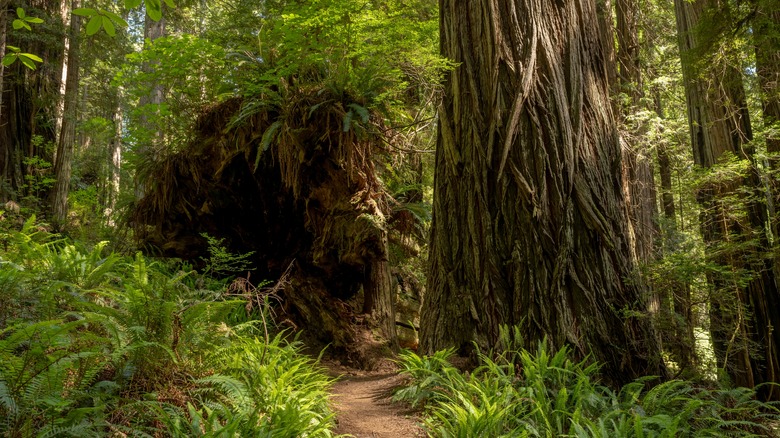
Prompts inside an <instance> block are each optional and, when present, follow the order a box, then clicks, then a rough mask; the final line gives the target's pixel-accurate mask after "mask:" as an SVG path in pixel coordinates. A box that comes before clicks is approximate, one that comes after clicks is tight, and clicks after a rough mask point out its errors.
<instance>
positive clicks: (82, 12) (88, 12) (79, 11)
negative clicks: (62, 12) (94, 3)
mask: <svg viewBox="0 0 780 438" xmlns="http://www.w3.org/2000/svg"><path fill="white" fill-rule="evenodd" d="M96 14H97V11H96V10H94V9H92V8H76V9H74V10H73V15H79V16H82V17H91V16H93V15H96Z"/></svg>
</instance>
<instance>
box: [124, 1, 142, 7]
mask: <svg viewBox="0 0 780 438" xmlns="http://www.w3.org/2000/svg"><path fill="white" fill-rule="evenodd" d="M139 6H141V0H125V7H126V8H127V9H133V8H137V7H139Z"/></svg>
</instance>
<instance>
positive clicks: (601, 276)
mask: <svg viewBox="0 0 780 438" xmlns="http://www.w3.org/2000/svg"><path fill="white" fill-rule="evenodd" d="M440 11H441V26H440V29H441V52H442V54H443V55H444V56H446V57H447V58H450V59H452V60H454V61H455V62H456V63H458V67H457V68H455V70H454V71H452V72H451V73H450V74H449V75H448V77H447V78H446V80H445V87H446V89H445V90H446V93H445V94H446V97H445V99H444V102H443V104H442V107H441V110H440V126H439V139H438V149H437V152H436V177H435V183H434V187H435V188H434V193H435V199H434V205H433V214H434V219H433V228H432V236H431V246H430V262H429V264H430V266H429V267H430V270H429V279H428V288H427V290H428V293H427V295H426V297H425V299H424V303H423V308H422V315H421V347H422V350H423V351H424V352H427V353H430V352H432V351H434V350H438V349H442V348H445V347H450V346H455V347H458V348H460V349H461V350H466V349H468V348H469V346H470V344H471V342H472V341H476V342H477V344H478V345H480V346H484V347H487V346H492V345H495V343H496V341H497V338H498V335H499V327H500V326H501V325H503V324H507V325H520V326H521V327H522V328H523V332H524V334H525V336H526V338H525V341H526V342H527V343H528V344H529V345H533V344H534V343H535V342H537V341H539V340H541V339H543V338H545V337H546V338H547V339H548V341H549V342H551V343H552V344H553V345H554V346H557V347H560V346H562V345H570V346H572V347H573V350H574V351H575V352H576V354H578V355H579V356H585V355H587V354H592V355H593V357H594V358H595V359H596V360H598V361H599V362H601V363H603V364H604V367H603V368H602V371H603V373H604V376H605V377H606V378H607V379H608V380H610V381H611V382H613V383H622V382H626V381H629V380H631V379H633V378H635V377H638V376H640V375H648V374H652V375H659V374H664V372H665V369H664V367H663V364H662V362H661V360H660V352H659V348H658V345H657V342H656V338H655V334H654V332H653V330H652V328H651V325H650V321H649V319H648V318H647V316H646V306H645V304H644V298H645V297H642V296H640V293H639V288H638V287H637V286H636V285H635V284H633V283H632V282H630V281H626V279H627V278H628V277H630V276H631V274H632V271H633V268H634V265H633V263H632V259H631V257H630V248H629V242H628V239H627V226H626V221H627V217H626V213H625V207H624V206H625V200H624V198H623V196H622V191H621V176H620V175H621V153H620V149H619V144H618V135H617V131H616V129H615V120H614V116H613V112H612V108H611V106H610V105H611V104H610V100H609V83H608V80H607V75H606V73H607V64H606V62H605V50H604V48H605V45H606V44H607V40H606V38H608V37H609V36H607V35H603V34H601V32H600V31H599V29H600V26H599V24H600V22H599V17H598V15H597V11H596V4H595V2H593V1H590V0H572V1H568V2H552V1H545V0H512V1H504V2H497V1H494V0H481V1H469V2H463V1H459V0H442V2H441V3H440Z"/></svg>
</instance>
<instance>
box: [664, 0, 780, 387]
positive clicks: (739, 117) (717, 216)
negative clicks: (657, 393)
mask: <svg viewBox="0 0 780 438" xmlns="http://www.w3.org/2000/svg"><path fill="white" fill-rule="evenodd" d="M717 6H720V7H724V5H723V4H718V3H715V2H714V1H711V0H697V1H694V2H688V1H685V0H676V1H675V12H676V16H677V26H678V33H679V42H680V52H681V56H682V61H683V62H682V66H683V79H684V80H685V93H686V101H687V105H688V118H689V125H690V132H691V141H692V144H693V156H694V161H695V163H696V164H697V165H699V166H702V167H705V168H710V167H713V166H714V165H716V164H717V163H718V161H719V160H720V159H721V157H722V156H723V155H724V154H726V153H732V154H734V155H735V156H736V157H738V158H739V159H741V160H749V161H750V166H749V171H748V175H747V176H745V177H733V178H723V177H719V178H718V179H717V181H710V182H708V183H706V184H705V185H704V186H702V187H700V188H699V191H698V194H697V200H698V201H699V203H700V205H701V206H702V213H701V229H702V234H703V237H704V240H705V243H706V244H707V247H708V257H709V258H710V260H711V261H713V262H715V263H717V264H719V265H721V266H723V267H724V268H725V269H726V270H732V271H738V270H745V271H746V272H748V273H750V274H751V275H750V277H749V278H747V281H744V282H738V281H735V280H734V279H733V278H729V277H723V276H720V275H718V274H712V275H710V276H709V281H710V283H711V287H713V289H714V293H713V295H712V298H711V302H710V320H711V322H710V326H711V328H710V331H711V335H712V342H713V346H714V350H715V356H716V359H717V362H718V367H719V368H720V369H722V370H724V371H725V372H726V373H727V375H728V376H729V378H730V380H731V382H732V383H733V384H735V385H738V386H747V387H753V386H755V385H758V384H761V383H764V382H777V381H778V377H779V376H780V364H778V363H777V362H776V356H777V351H778V347H780V334H778V332H777V330H776V327H779V326H780V325H779V324H780V313H779V312H778V309H777V303H778V299H780V296H779V295H778V289H777V284H776V279H775V276H774V273H773V270H772V262H771V260H769V259H767V258H766V257H764V256H763V255H762V254H761V251H762V250H761V248H766V247H768V240H767V237H766V230H765V224H766V223H767V220H768V218H767V213H766V204H765V203H764V202H763V199H766V198H763V199H762V197H763V196H764V195H763V191H762V187H761V186H762V184H761V180H760V178H759V175H758V173H757V170H756V165H755V162H754V156H753V150H752V145H751V144H750V143H749V140H751V139H752V132H751V125H750V118H749V115H748V111H747V104H746V99H745V92H744V86H743V84H742V78H741V73H740V72H739V70H738V69H737V68H736V67H734V66H729V65H718V64H717V63H716V64H715V65H712V63H706V64H707V66H706V67H704V66H703V64H702V63H700V62H699V61H700V60H701V59H700V56H701V55H702V50H701V47H702V45H703V40H702V37H701V36H702V33H701V32H700V31H699V29H698V26H699V25H700V23H701V22H702V21H703V20H704V19H705V17H706V18H707V19H708V20H713V19H717V18H718V17H723V16H728V14H724V13H722V12H718V11H717V10H716V9H715V8H716V7H717ZM726 7H727V6H726ZM710 22H711V21H710ZM745 192H748V193H751V194H752V196H751V197H750V198H749V199H747V200H746V201H745V203H744V205H742V206H735V205H734V203H733V200H731V199H733V196H734V195H735V194H737V195H739V194H740V193H745ZM729 196H730V197H731V198H728V197H729ZM752 248H758V249H752ZM760 394H761V395H762V396H763V397H765V398H777V396H778V394H777V390H776V389H773V388H772V387H771V386H764V387H762V389H761V390H760Z"/></svg>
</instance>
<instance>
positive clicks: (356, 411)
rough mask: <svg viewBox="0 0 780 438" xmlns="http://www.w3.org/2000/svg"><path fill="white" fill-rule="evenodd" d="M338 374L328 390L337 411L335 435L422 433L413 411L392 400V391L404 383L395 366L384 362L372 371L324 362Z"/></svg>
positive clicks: (412, 437) (374, 437)
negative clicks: (336, 379) (331, 387)
mask: <svg viewBox="0 0 780 438" xmlns="http://www.w3.org/2000/svg"><path fill="white" fill-rule="evenodd" d="M323 365H324V366H325V367H326V368H327V369H328V371H329V373H330V374H331V375H332V376H334V377H338V381H337V382H336V383H335V384H334V385H333V389H332V390H331V392H332V394H333V408H334V410H335V411H336V422H337V426H336V429H335V430H334V432H335V433H337V434H348V435H351V436H354V437H355V438H417V437H424V436H426V435H425V432H423V430H422V428H420V426H419V425H418V422H419V419H418V418H417V416H416V413H415V412H414V411H412V410H411V409H410V408H409V407H408V406H407V405H405V404H403V403H394V402H393V401H392V400H391V398H392V393H393V390H394V389H395V388H397V387H398V386H401V384H402V383H403V379H404V378H403V376H401V375H399V374H398V370H397V367H396V366H395V365H394V364H392V363H391V362H389V361H388V362H385V363H383V364H382V365H380V366H378V367H376V370H374V371H364V370H358V369H354V368H350V367H345V366H342V365H340V364H338V363H336V362H330V361H324V363H323Z"/></svg>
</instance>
